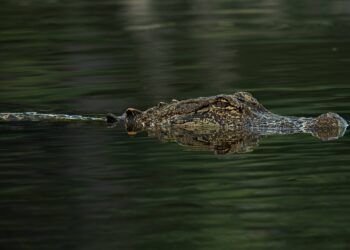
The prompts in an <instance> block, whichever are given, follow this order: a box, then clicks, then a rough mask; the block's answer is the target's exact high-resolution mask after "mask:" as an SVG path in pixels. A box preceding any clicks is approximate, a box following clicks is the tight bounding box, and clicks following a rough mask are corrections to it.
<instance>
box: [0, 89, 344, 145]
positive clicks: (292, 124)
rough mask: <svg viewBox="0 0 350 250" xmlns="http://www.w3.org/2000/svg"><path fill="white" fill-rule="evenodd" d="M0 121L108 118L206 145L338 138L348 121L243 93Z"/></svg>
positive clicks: (132, 130)
mask: <svg viewBox="0 0 350 250" xmlns="http://www.w3.org/2000/svg"><path fill="white" fill-rule="evenodd" d="M1 120H2V121H27V120H29V121H41V120H49V121H51V120H54V121H106V122H107V123H110V124H117V123H121V124H122V125H123V126H124V127H125V128H126V129H127V131H128V132H129V133H130V134H134V133H135V132H137V131H148V132H149V133H150V134H155V135H157V136H158V137H160V138H163V139H164V138H167V139H168V140H176V141H179V138H185V137H186V136H187V140H186V141H188V138H189V137H191V138H194V137H196V138H197V140H196V141H197V142H201V143H204V144H208V143H209V146H210V145H211V144H213V143H215V141H219V142H223V141H224V143H227V142H231V144H232V140H229V139H228V138H234V140H233V141H234V142H236V141H237V138H258V137H260V136H262V135H267V134H290V133H309V134H312V135H314V136H316V137H318V138H321V139H323V140H329V139H336V138H338V137H340V136H342V135H343V134H344V133H345V130H346V128H347V126H348V124H347V122H346V121H345V120H344V119H343V118H342V117H340V116H339V115H338V114H336V113H326V114H322V115H320V116H318V117H316V118H305V117H292V116H281V115H277V114H274V113H272V112H270V111H268V110H267V109H266V108H265V107H264V106H263V105H261V104H260V103H259V102H258V101H257V100H256V99H255V98H254V97H253V96H252V95H251V94H250V93H247V92H236V93H234V94H232V95H217V96H211V97H200V98H195V99H188V100H182V101H177V100H173V101H171V102H170V103H164V102H161V103H159V104H158V105H157V106H154V107H152V108H149V109H147V110H145V111H140V110H137V109H134V108H128V109H127V110H126V111H125V112H124V114H123V115H122V116H115V115H113V114H108V115H107V116H106V117H103V118H102V117H85V116H69V115H55V114H40V113H0V121H1ZM184 135H186V136H184ZM242 135H243V136H242ZM198 138H202V139H198ZM203 138H207V139H203ZM215 138H216V139H218V138H219V140H215ZM180 141H181V140H180ZM253 141H257V140H255V139H254V140H253ZM192 143H193V140H192ZM185 144H186V143H185ZM188 144H190V143H188ZM217 144H220V143H217ZM229 144H230V143H229ZM233 144H234V143H233Z"/></svg>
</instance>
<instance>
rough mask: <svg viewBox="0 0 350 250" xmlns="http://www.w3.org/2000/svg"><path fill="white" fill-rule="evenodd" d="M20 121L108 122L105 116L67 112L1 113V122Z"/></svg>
mask: <svg viewBox="0 0 350 250" xmlns="http://www.w3.org/2000/svg"><path fill="white" fill-rule="evenodd" d="M19 121H52V122H55V121H62V122H91V121H96V122H106V121H107V119H106V118H105V117H91V116H82V115H67V114H44V113H37V112H21V113H0V122H19Z"/></svg>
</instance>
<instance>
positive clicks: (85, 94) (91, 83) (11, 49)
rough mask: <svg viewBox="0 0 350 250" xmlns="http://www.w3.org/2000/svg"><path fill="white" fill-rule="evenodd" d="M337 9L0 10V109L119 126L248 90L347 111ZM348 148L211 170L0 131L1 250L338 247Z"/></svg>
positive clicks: (170, 151) (80, 141)
mask: <svg viewBox="0 0 350 250" xmlns="http://www.w3.org/2000/svg"><path fill="white" fill-rule="evenodd" d="M349 28H350V2H349V1H348V0H333V1H329V0H319V1H313V0H304V1H291V0H289V1H287V0H261V1H255V0H245V1H243V0H241V1H239V0H232V1H229V0H217V1H206V0H204V1H202V0H187V1H185V0H172V1H161V0H99V1H92V0H85V1H82V0H75V1H72V0H70V1H68V0H46V1H45V0H3V1H1V6H0V58H1V60H0V107H1V112H15V111H41V112H62V113H73V114H104V113H106V112H115V113H117V114H118V113H122V112H123V111H124V110H125V109H126V108H128V107H135V108H139V109H145V108H147V107H149V106H152V105H155V104H156V103H158V102H159V101H169V100H171V99H173V98H176V99H184V98H189V97H197V96H207V95H216V94H219V93H233V92H235V91H238V90H245V91H249V92H251V93H252V94H253V95H254V96H255V97H257V99H258V100H259V101H260V102H261V103H262V104H264V105H265V106H266V107H267V108H268V109H270V110H271V111H274V112H276V113H280V114H286V115H305V116H306V115H308V116H313V115H318V114H320V113H324V112H327V111H333V112H337V113H339V114H341V115H343V116H344V117H345V118H347V119H348V118H349V113H350V84H349V78H350V70H349V68H350V32H349V30H350V29H349ZM349 143H350V141H349V136H348V134H346V135H345V136H344V137H343V138H341V139H339V140H337V141H330V142H322V141H320V140H317V139H316V138H312V137H310V136H306V135H290V136H273V137H269V138H264V139H262V140H261V142H260V147H258V148H255V149H254V151H253V152H251V153H247V154H238V155H231V156H223V157H219V156H216V155H214V154H213V153H212V152H200V151H193V150H192V149H190V148H187V147H181V146H180V145H177V144H176V143H161V142H159V141H158V140H157V139H156V138H152V137H148V136H147V135H145V134H141V135H138V136H136V137H128V136H127V135H126V133H125V132H124V131H123V130H121V129H117V128H116V129H108V128H107V127H105V126H94V125H79V124H75V125H74V124H70V125H63V124H20V123H18V124H0V185H1V189H0V208H1V215H0V228H1V229H0V231H1V233H0V248H1V249H6V250H7V249H16V250H17V249H84V250H85V249H152V250H153V249H192V250H193V249H327V250H328V249H349V247H350V241H349V234H350V231H349V228H350V227H349V225H350V216H349V214H350V213H349V205H350V198H349V195H350V184H349V180H350V171H349V163H350V158H349Z"/></svg>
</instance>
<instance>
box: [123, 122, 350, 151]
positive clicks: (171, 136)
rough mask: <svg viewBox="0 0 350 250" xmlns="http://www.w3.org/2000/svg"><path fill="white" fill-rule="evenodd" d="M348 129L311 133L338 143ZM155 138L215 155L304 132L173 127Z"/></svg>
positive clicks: (153, 134)
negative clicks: (260, 141) (262, 140)
mask: <svg viewBox="0 0 350 250" xmlns="http://www.w3.org/2000/svg"><path fill="white" fill-rule="evenodd" d="M126 129H127V131H128V134H129V135H135V134H136V133H138V132H141V131H134V130H131V129H130V128H126ZM345 131H346V128H341V127H339V128H333V129H329V128H328V129H318V130H317V131H313V132H312V133H311V132H309V134H311V135H313V136H315V137H317V138H319V139H320V140H323V141H329V140H336V139H338V138H340V137H342V136H343V135H344V133H345ZM146 132H147V134H148V135H149V136H151V137H156V138H158V139H159V140H160V141H163V142H177V143H178V144H180V145H183V146H189V147H193V149H196V150H198V149H199V150H205V151H213V152H214V153H215V154H220V155H222V154H239V153H248V152H251V151H253V150H254V148H256V147H257V146H258V145H259V140H260V138H262V137H266V136H268V135H287V134H296V133H300V131H299V132H296V131H293V130H288V131H287V130H286V131H281V130H280V131H276V130H268V129H263V128H259V129H254V130H250V131H248V130H241V129H237V130H235V131H232V130H225V129H222V130H186V129H183V128H179V127H175V126H174V127H171V128H168V129H160V130H146Z"/></svg>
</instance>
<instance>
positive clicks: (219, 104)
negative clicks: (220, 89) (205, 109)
mask: <svg viewBox="0 0 350 250" xmlns="http://www.w3.org/2000/svg"><path fill="white" fill-rule="evenodd" d="M214 105H215V106H216V107H219V108H225V107H227V106H229V103H228V102H227V101H226V100H225V99H219V100H217V101H216V102H215V103H214Z"/></svg>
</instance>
